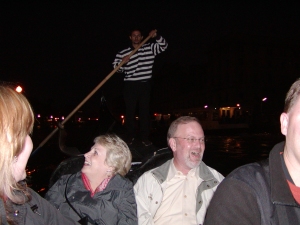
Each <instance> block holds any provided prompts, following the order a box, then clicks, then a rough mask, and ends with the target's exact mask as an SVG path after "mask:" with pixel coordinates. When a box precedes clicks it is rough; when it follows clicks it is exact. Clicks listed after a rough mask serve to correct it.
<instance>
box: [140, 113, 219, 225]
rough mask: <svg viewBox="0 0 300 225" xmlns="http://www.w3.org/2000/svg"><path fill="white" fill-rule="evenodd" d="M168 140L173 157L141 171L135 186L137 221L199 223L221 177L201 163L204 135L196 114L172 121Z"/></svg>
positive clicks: (156, 224) (196, 224)
mask: <svg viewBox="0 0 300 225" xmlns="http://www.w3.org/2000/svg"><path fill="white" fill-rule="evenodd" d="M167 141H168V145H169V147H170V148H171V150H172V151H173V159H171V160H169V161H167V162H166V163H164V164H163V165H161V166H159V167H157V168H155V169H152V170H150V171H147V172H146V173H144V174H143V175H142V176H141V177H140V178H139V179H138V181H137V183H136V184H135V186H134V192H135V197H136V201H137V206H138V220H139V224H155V225H162V224H164V225H165V224H172V225H176V224H181V225H182V224H188V225H192V224H195V225H199V224H202V223H203V221H204V217H205V213H206V209H207V207H208V205H209V202H210V200H211V198H212V196H213V194H214V192H215V190H216V188H217V186H218V184H219V183H220V182H221V181H222V180H223V178H224V177H223V176H222V175H221V174H220V173H218V172H217V171H216V170H214V169H212V168H210V167H208V166H207V165H205V163H204V162H202V157H203V153H204V149H205V137H204V132H203V129H202V127H201V125H200V123H199V121H198V120H197V119H196V118H195V117H190V116H183V117H180V118H178V119H176V120H175V121H173V122H172V123H171V125H170V127H169V130H168V134H167Z"/></svg>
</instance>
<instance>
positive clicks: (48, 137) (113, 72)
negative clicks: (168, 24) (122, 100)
mask: <svg viewBox="0 0 300 225" xmlns="http://www.w3.org/2000/svg"><path fill="white" fill-rule="evenodd" d="M156 32H157V30H153V31H151V32H150V34H149V36H148V37H147V38H146V39H144V40H143V41H142V42H141V43H140V44H139V45H138V46H137V47H136V48H135V49H134V50H133V51H132V52H131V53H130V54H129V55H128V56H129V58H130V57H131V56H132V55H133V54H134V53H136V51H137V50H139V48H140V47H142V45H143V44H145V43H146V42H147V41H148V40H149V39H150V38H152V37H155V36H156ZM124 63H125V61H122V62H121V63H120V64H119V65H118V66H117V67H116V68H114V70H113V71H111V72H110V73H109V74H108V75H107V76H106V77H105V78H104V79H103V80H102V81H101V82H100V83H99V84H98V85H97V86H96V87H95V88H94V90H92V91H91V93H90V94H88V96H86V97H85V98H84V99H83V100H82V102H80V103H79V105H78V106H77V107H76V108H75V109H74V110H73V111H72V112H71V113H70V114H69V115H68V116H67V117H66V118H65V119H64V121H62V123H61V124H62V125H64V124H65V123H66V122H67V121H68V120H69V119H70V118H71V117H72V116H73V115H74V114H75V113H76V112H77V111H78V109H80V107H81V106H83V104H84V103H86V102H87V100H89V99H90V98H91V97H92V96H93V95H94V94H95V93H96V91H98V89H99V88H100V87H102V85H103V84H105V82H106V81H107V80H108V79H109V78H110V77H111V76H112V75H114V74H115V73H116V72H117V71H118V70H119V69H120V67H121V66H123V64H124ZM57 131H58V127H56V128H55V129H54V130H53V131H52V132H51V133H50V134H49V135H48V136H47V137H46V138H45V139H44V140H43V141H42V142H41V143H40V145H39V146H38V147H37V148H36V149H35V150H34V151H33V152H32V153H31V155H34V154H35V153H36V152H37V151H38V150H39V149H40V148H41V147H42V146H44V144H45V143H46V142H47V141H48V140H49V139H50V138H51V137H52V136H53V135H54V134H55V133H56V132H57Z"/></svg>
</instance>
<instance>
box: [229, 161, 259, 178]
mask: <svg viewBox="0 0 300 225" xmlns="http://www.w3.org/2000/svg"><path fill="white" fill-rule="evenodd" d="M262 172H263V167H262V166H261V164H260V163H258V162H254V163H249V164H246V165H243V166H240V167H238V168H236V169H235V170H233V171H232V172H231V173H230V174H228V176H227V177H232V178H243V179H246V177H249V176H250V177H253V176H256V174H258V173H262Z"/></svg>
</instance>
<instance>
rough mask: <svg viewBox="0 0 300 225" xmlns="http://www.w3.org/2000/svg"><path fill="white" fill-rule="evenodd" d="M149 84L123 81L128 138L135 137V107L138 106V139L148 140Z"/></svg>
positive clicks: (148, 82)
mask: <svg viewBox="0 0 300 225" xmlns="http://www.w3.org/2000/svg"><path fill="white" fill-rule="evenodd" d="M150 94H151V82H150V80H149V81H146V82H141V81H125V82H124V100H125V105H126V115H125V116H126V117H125V126H126V128H127V131H128V136H129V137H130V138H133V137H135V116H136V106H137V104H138V106H139V108H138V109H139V110H138V111H139V124H140V138H141V139H142V140H148V138H149V134H150V126H149V116H150V115H149V110H150Z"/></svg>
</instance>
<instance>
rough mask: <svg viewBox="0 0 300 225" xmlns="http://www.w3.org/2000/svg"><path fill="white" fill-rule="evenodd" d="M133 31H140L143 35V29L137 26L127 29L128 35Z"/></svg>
mask: <svg viewBox="0 0 300 225" xmlns="http://www.w3.org/2000/svg"><path fill="white" fill-rule="evenodd" d="M133 31H139V32H140V33H141V35H142V36H144V35H143V30H142V29H141V28H139V27H134V28H132V29H130V30H129V36H131V34H132V32H133Z"/></svg>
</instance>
